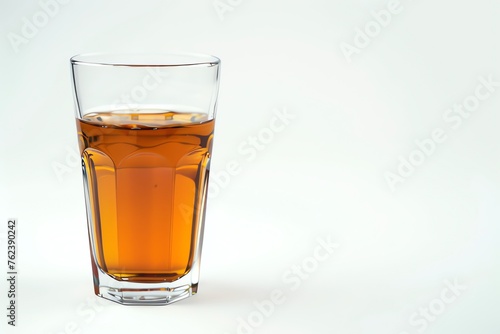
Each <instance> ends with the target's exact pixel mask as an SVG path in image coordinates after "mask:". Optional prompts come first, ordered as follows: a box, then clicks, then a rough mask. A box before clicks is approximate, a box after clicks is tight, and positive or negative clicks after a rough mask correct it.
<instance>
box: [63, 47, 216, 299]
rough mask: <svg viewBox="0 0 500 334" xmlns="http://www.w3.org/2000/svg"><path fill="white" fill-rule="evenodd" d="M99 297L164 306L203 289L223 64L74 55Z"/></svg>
mask: <svg viewBox="0 0 500 334" xmlns="http://www.w3.org/2000/svg"><path fill="white" fill-rule="evenodd" d="M71 70H72V79H73V90H74V97H75V105H76V124H77V130H78V141H79V148H80V153H81V158H82V171H83V181H84V182H83V183H84V193H85V201H86V211H87V223H88V234H89V244H90V253H91V263H92V272H93V280H94V291H95V293H96V294H97V295H98V296H100V297H103V298H106V299H109V300H112V301H115V302H118V303H120V304H127V305H165V304H170V303H172V302H175V301H179V300H181V299H184V298H186V297H189V296H191V295H194V294H196V293H197V291H198V282H199V275H200V257H201V248H202V241H203V228H204V220H205V208H206V199H207V187H208V179H209V171H210V159H211V154H212V143H213V133H214V126H215V113H216V106H217V94H218V87H219V71H220V60H219V59H218V58H216V57H214V56H209V55H198V54H84V55H77V56H74V57H72V58H71Z"/></svg>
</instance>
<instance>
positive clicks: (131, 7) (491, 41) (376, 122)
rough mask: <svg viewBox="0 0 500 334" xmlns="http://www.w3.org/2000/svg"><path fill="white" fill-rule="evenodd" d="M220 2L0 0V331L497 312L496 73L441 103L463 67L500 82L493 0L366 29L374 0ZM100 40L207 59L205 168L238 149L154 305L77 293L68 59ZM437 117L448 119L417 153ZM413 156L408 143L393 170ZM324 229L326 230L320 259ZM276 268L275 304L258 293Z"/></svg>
mask: <svg viewBox="0 0 500 334" xmlns="http://www.w3.org/2000/svg"><path fill="white" fill-rule="evenodd" d="M49 2H50V1H49ZM220 3H226V4H228V6H230V8H231V10H227V11H225V12H223V13H221V15H219V14H220V13H218V12H217V10H216V9H215V7H214V3H213V2H212V0H196V1H174V0H161V1H160V0H143V1H123V0H120V1H118V0H109V1H97V0H86V1H82V0H73V1H67V3H65V4H59V5H58V8H57V10H55V9H52V10H53V11H54V12H55V13H54V15H53V17H50V18H49V20H48V21H47V22H43V16H44V14H40V13H43V6H42V5H41V4H40V3H39V2H38V1H33V0H29V1H12V0H10V1H9V0H0V26H1V30H0V37H1V38H0V61H1V72H0V73H1V74H0V111H1V120H0V124H1V130H0V185H1V187H0V219H1V220H2V227H1V233H0V235H1V236H2V246H1V249H2V251H1V254H0V263H1V264H2V265H1V268H2V269H1V270H2V271H3V272H6V271H7V270H6V268H5V266H4V263H5V262H6V257H7V256H6V255H7V254H6V246H5V235H6V234H5V231H6V227H5V225H6V222H7V218H9V217H16V218H18V219H19V233H20V237H19V248H20V249H19V286H18V290H19V299H18V304H19V309H18V327H16V328H11V326H7V324H6V321H7V318H6V317H5V316H4V315H3V314H4V313H6V311H5V307H4V305H5V306H6V302H7V298H6V291H7V285H6V281H5V280H4V279H2V280H1V281H2V284H0V288H1V291H0V295H1V296H2V298H1V300H2V304H1V307H0V309H2V310H4V311H2V312H1V313H2V315H0V319H3V320H1V322H2V323H1V324H0V327H1V328H2V329H1V332H2V333H42V334H45V333H47V334H55V333H58V334H60V333H93V334H99V333H107V332H111V331H113V332H118V331H122V332H124V333H133V332H142V333H146V332H150V333H168V332H175V333H207V334H212V333H213V334H216V333H217V334H223V333H230V334H233V333H262V334H263V333H273V334H274V333H288V334H295V333H301V334H302V333H318V334H323V333H325V334H326V333H329V334H331V333H342V334H361V333H367V334H379V333H380V334H402V333H406V334H414V333H424V332H425V333H429V334H431V333H439V334H447V333H450V334H451V333H453V334H466V333H467V334H468V333H481V334H490V333H491V334H493V333H498V332H499V331H500V317H499V316H498V311H499V310H500V286H499V284H500V261H499V259H500V243H499V240H500V224H499V223H500V173H499V167H500V151H499V143H500V131H498V127H499V124H500V116H499V113H498V110H499V107H500V87H498V86H497V87H495V91H494V92H490V94H489V95H488V97H487V98H485V99H484V100H482V101H480V103H479V106H477V108H474V109H475V110H474V111H473V112H471V113H470V116H469V117H467V118H463V119H462V121H461V123H460V124H459V125H458V123H455V122H458V121H457V120H456V119H455V121H454V122H451V121H450V120H448V121H446V120H445V119H444V118H443V116H444V115H446V113H447V110H448V109H449V108H452V107H453V106H454V105H459V104H462V103H463V102H464V100H467V101H469V102H471V101H472V102H474V98H473V96H474V93H475V90H476V88H477V87H478V86H480V85H481V83H480V80H479V79H478V78H479V77H483V78H485V79H486V80H487V79H488V78H489V77H490V76H491V79H492V80H493V81H495V82H500V65H499V64H500V63H499V61H500V48H499V44H500V42H499V33H500V26H499V23H498V22H499V21H498V18H499V17H500V5H499V3H498V1H494V0H475V1H453V0H441V1H430V0H418V1H417V0H401V2H400V4H399V7H398V8H399V12H398V13H397V14H392V15H391V19H390V22H388V23H387V24H385V25H386V26H385V27H382V28H380V24H378V23H376V22H377V21H375V19H374V17H373V14H371V12H372V11H376V12H380V11H381V10H386V9H387V6H388V1H382V0H362V1H359V0H356V1H340V0H335V1H327V0H313V1H293V0H277V1H265V0H242V1H237V0H221V1H220ZM37 15H38V16H37ZM40 15H41V16H40ZM34 16H35V18H38V20H40V21H39V22H38V24H39V25H40V27H39V28H38V31H37V32H36V33H34V34H33V35H34V36H31V37H29V38H26V40H24V43H22V44H19V45H17V46H16V45H14V46H13V44H12V43H11V41H10V40H9V38H10V39H12V38H13V37H12V36H14V35H13V34H17V35H18V36H21V37H22V29H23V26H24V25H26V24H27V23H26V20H28V21H30V22H33V20H34V18H33V17H34ZM386 21H388V19H387V18H386ZM367 27H368V28H369V29H374V30H371V32H370V33H371V35H372V36H373V37H370V38H369V42H366V41H365V42H366V44H368V45H366V46H364V45H362V44H360V43H361V42H362V41H360V37H359V36H358V39H357V40H355V38H356V36H357V35H359V32H357V28H359V29H361V30H364V29H365V28H367ZM377 27H379V28H380V32H379V31H378V30H377V29H378V28H377ZM23 38H24V37H23ZM361 39H362V38H361ZM356 42H357V43H358V44H357V45H358V46H359V48H358V53H356V54H353V55H352V56H351V57H346V56H345V55H344V53H343V52H342V49H341V46H342V45H344V47H345V45H346V44H342V43H348V44H350V45H352V46H354V47H356V44H355V43H356ZM361 46H363V47H361ZM16 51H17V52H16ZM113 51H115V52H122V51H144V52H172V51H174V52H175V51H185V52H201V53H209V54H214V55H217V56H218V57H220V58H221V59H222V81H221V87H220V95H219V108H218V114H217V116H218V118H217V129H216V141H215V146H214V159H213V164H212V183H214V182H215V180H216V176H217V175H221V174H220V173H222V172H223V171H224V170H225V169H226V165H227V163H229V162H231V161H236V162H238V164H239V166H240V168H239V169H238V173H237V174H236V175H234V176H231V179H230V182H229V184H227V185H226V184H224V185H221V187H220V191H219V193H218V194H217V195H216V196H212V198H210V200H209V210H208V213H207V219H206V233H205V244H204V250H203V261H202V268H201V270H202V276H201V282H200V289H199V294H198V295H196V296H194V297H192V298H190V299H188V300H185V301H182V302H179V303H176V304H173V305H170V306H166V307H125V306H120V305H117V304H114V303H111V302H107V301H101V300H100V299H99V300H98V298H96V297H94V296H93V290H92V281H91V269H90V261H89V254H88V246H87V236H86V221H85V211H84V199H83V189H82V180H81V173H80V169H79V168H78V166H77V164H75V160H74V156H73V152H75V151H76V146H77V144H76V134H75V125H74V114H73V110H74V109H73V100H72V93H71V87H70V74H69V61H68V59H69V58H70V57H71V56H72V55H75V54H78V53H84V52H85V53H86V52H113ZM348 58H349V59H348ZM349 60H350V61H349ZM497 85H498V84H497ZM479 89H480V91H481V92H483V93H485V92H487V90H485V89H484V88H479ZM476 101H477V100H476ZM276 110H287V112H288V113H289V114H291V115H293V117H294V118H293V119H291V120H290V122H289V124H287V125H286V127H284V129H283V131H281V132H279V133H275V134H274V137H273V138H272V140H268V143H267V144H266V145H264V146H265V147H264V148H263V149H262V150H260V151H258V152H257V155H256V156H255V157H254V158H250V156H249V155H248V154H247V155H245V154H242V153H241V152H239V151H238V147H239V146H240V145H245V144H244V143H245V142H247V141H248V137H249V136H258V135H259V134H261V131H264V132H265V131H266V130H263V129H265V128H266V127H268V126H269V124H270V121H271V120H272V119H273V117H274V115H275V112H276ZM450 115H451V114H450ZM450 115H448V116H450ZM455 116H456V115H455ZM453 126H455V127H453ZM436 129H441V130H442V132H443V133H444V137H445V138H446V140H444V141H443V142H441V143H437V144H436V145H435V148H434V149H432V150H431V146H432V145H431V146H428V149H429V150H430V153H429V154H428V155H425V156H423V155H422V154H423V153H418V150H419V148H418V146H417V144H416V141H425V140H428V139H429V138H431V134H432V133H433V131H435V130H436ZM438 131H439V130H438ZM262 133H263V132H262ZM266 138H267V137H266ZM247 143H248V142H247ZM429 145H430V144H429ZM410 157H413V158H414V159H417V161H418V162H419V163H420V162H421V164H420V165H419V166H417V167H415V168H414V170H413V172H412V173H408V174H410V175H406V176H405V177H403V178H402V179H400V180H399V181H404V182H396V184H395V189H394V191H392V190H391V187H390V185H389V183H388V182H387V180H386V175H387V173H388V172H391V173H395V174H396V173H398V172H397V169H398V166H399V165H400V164H401V162H400V161H401V160H400V159H406V160H408V159H409V158H410ZM422 157H423V159H424V160H423V161H422V159H421V160H418V158H422ZM54 166H57V167H59V173H57V172H56V169H54ZM61 166H63V167H65V168H63V169H60V168H61ZM61 170H62V171H64V172H63V173H61ZM328 237H329V238H331V240H333V241H335V242H337V243H338V244H339V247H338V248H337V249H335V251H334V252H333V253H332V254H329V256H328V257H327V258H326V259H324V260H323V261H319V262H318V261H317V260H314V258H312V256H313V254H314V251H315V249H316V247H318V245H319V244H318V241H317V240H318V238H320V239H324V240H326V239H327V238H328ZM294 265H297V266H299V267H301V266H303V265H304V266H305V268H304V269H303V270H308V271H309V273H308V274H307V275H308V276H307V277H306V276H302V278H298V277H299V276H296V274H293V273H292V272H290V269H291V268H292V266H294ZM2 277H3V276H2ZM446 281H449V282H450V283H451V284H455V283H456V282H458V283H457V284H459V285H460V286H461V287H462V289H461V290H458V293H457V294H456V295H454V294H453V292H452V291H451V290H449V288H448V287H447V284H446V283H445V282H446ZM292 282H294V283H292ZM299 283H300V285H298V284H299ZM275 289H278V290H280V291H281V292H282V293H283V295H284V301H283V303H281V304H279V305H274V306H273V308H274V309H273V310H272V312H270V311H269V312H267V314H266V315H262V314H261V313H258V312H259V311H258V308H257V307H256V306H255V304H254V302H256V301H257V302H262V301H263V300H269V296H270V294H271V292H272V291H274V290H275ZM443 296H444V297H443ZM443 298H444V299H443ZM451 300H453V301H451ZM96 302H97V303H98V304H96V305H97V306H95V308H92V307H91V306H90V304H92V303H96ZM443 307H444V308H443ZM426 309H428V312H429V317H428V320H426V318H425V317H424V316H423V315H422V314H423V313H422V312H426V311H425V310H426ZM411 319H413V321H412V320H411ZM431 319H432V320H431ZM242 321H245V322H247V323H248V322H250V325H247V326H248V327H246V328H243V327H241V326H243V325H241V324H242ZM252 324H253V325H252Z"/></svg>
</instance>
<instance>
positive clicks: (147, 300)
mask: <svg viewBox="0 0 500 334" xmlns="http://www.w3.org/2000/svg"><path fill="white" fill-rule="evenodd" d="M96 269H97V270H96V271H97V277H96V275H95V274H96V272H94V290H95V293H96V295H97V296H99V297H102V298H104V299H108V300H111V301H113V302H116V303H118V304H122V305H168V304H172V303H175V302H177V301H179V300H183V299H185V298H188V297H189V296H192V295H195V294H196V292H197V291H198V272H199V268H198V266H193V268H192V270H191V271H190V272H189V273H187V274H186V275H184V276H183V277H181V278H180V279H178V280H176V281H174V282H162V283H135V282H127V281H119V280H116V279H114V278H113V277H111V276H109V275H107V274H106V273H104V272H103V271H102V270H101V269H100V268H96Z"/></svg>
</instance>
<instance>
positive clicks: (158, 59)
mask: <svg viewBox="0 0 500 334" xmlns="http://www.w3.org/2000/svg"><path fill="white" fill-rule="evenodd" d="M70 62H71V64H72V65H90V66H117V67H188V66H216V65H219V64H220V59H219V58H218V57H215V56H212V55H209V54H203V53H183V52H179V53H177V52H174V53H106V52H94V53H81V54H77V55H75V56H73V57H71V58H70Z"/></svg>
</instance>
